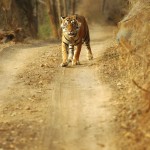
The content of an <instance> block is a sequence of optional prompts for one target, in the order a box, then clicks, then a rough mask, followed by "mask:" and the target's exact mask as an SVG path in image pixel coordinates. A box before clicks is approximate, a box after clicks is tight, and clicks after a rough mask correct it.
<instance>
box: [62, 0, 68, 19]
mask: <svg viewBox="0 0 150 150" xmlns="http://www.w3.org/2000/svg"><path fill="white" fill-rule="evenodd" d="M63 6H64V16H67V15H68V10H67V1H66V0H63Z"/></svg>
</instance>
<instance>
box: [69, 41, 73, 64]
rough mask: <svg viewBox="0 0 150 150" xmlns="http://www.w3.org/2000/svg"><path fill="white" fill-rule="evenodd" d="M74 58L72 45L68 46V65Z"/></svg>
mask: <svg viewBox="0 0 150 150" xmlns="http://www.w3.org/2000/svg"><path fill="white" fill-rule="evenodd" d="M73 56H74V45H72V44H70V45H69V55H68V63H70V62H72V60H73Z"/></svg>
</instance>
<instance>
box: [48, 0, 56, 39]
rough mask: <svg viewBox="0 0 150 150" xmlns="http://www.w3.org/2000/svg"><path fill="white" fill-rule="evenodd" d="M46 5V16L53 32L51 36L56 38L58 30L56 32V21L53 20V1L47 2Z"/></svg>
mask: <svg viewBox="0 0 150 150" xmlns="http://www.w3.org/2000/svg"><path fill="white" fill-rule="evenodd" d="M47 3H48V14H49V17H50V24H51V27H52V32H53V36H54V38H58V30H57V24H56V20H55V18H54V17H55V16H54V11H53V9H54V6H53V1H51V0H47Z"/></svg>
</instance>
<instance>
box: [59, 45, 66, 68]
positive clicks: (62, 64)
mask: <svg viewBox="0 0 150 150" xmlns="http://www.w3.org/2000/svg"><path fill="white" fill-rule="evenodd" d="M67 51H68V45H67V44H65V43H63V42H62V59H63V61H62V63H61V64H60V66H61V67H66V66H68V54H67Z"/></svg>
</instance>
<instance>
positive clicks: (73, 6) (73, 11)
mask: <svg viewBox="0 0 150 150" xmlns="http://www.w3.org/2000/svg"><path fill="white" fill-rule="evenodd" d="M75 9H76V1H75V0H71V14H73V15H74V14H75Z"/></svg>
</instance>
